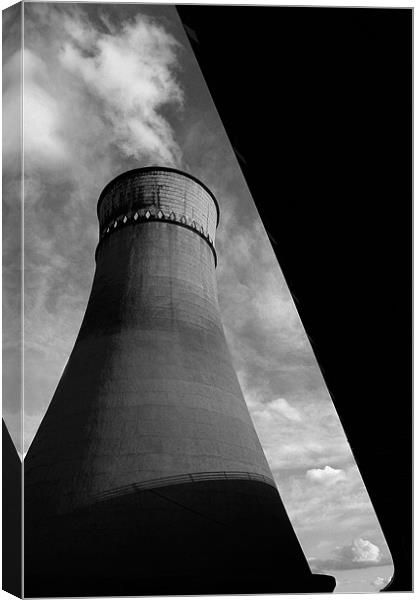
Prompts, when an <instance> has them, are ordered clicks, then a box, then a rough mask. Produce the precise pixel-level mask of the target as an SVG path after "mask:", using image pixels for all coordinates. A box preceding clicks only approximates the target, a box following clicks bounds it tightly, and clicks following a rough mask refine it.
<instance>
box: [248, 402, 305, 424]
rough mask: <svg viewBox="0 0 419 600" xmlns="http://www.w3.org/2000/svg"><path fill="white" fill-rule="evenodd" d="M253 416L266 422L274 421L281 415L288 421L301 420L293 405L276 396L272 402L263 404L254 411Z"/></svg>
mask: <svg viewBox="0 0 419 600" xmlns="http://www.w3.org/2000/svg"><path fill="white" fill-rule="evenodd" d="M254 416H255V417H256V418H257V419H264V420H265V421H267V422H269V421H271V422H274V421H275V420H277V419H278V418H280V419H282V418H283V417H285V418H286V419H287V420H289V421H301V413H300V412H299V411H298V410H297V409H296V408H295V407H294V406H291V404H290V403H289V402H287V400H285V398H277V399H276V400H272V402H267V403H265V404H263V406H262V407H261V408H259V409H258V410H255V411H254Z"/></svg>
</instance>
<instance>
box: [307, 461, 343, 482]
mask: <svg viewBox="0 0 419 600" xmlns="http://www.w3.org/2000/svg"><path fill="white" fill-rule="evenodd" d="M306 476H307V478H308V479H310V480H311V481H315V482H318V483H322V484H325V485H331V484H334V483H336V482H338V481H342V480H343V479H346V474H345V472H344V471H343V470H342V469H333V467H329V466H328V465H326V466H325V467H324V469H309V470H308V471H307V473H306Z"/></svg>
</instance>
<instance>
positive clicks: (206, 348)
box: [26, 168, 273, 512]
mask: <svg viewBox="0 0 419 600" xmlns="http://www.w3.org/2000/svg"><path fill="white" fill-rule="evenodd" d="M98 216H99V223H100V243H99V246H98V249H97V253H96V260H97V266H96V273H95V276H94V281H93V287H92V292H91V295H90V299H89V302H88V306H87V310H86V314H85V317H84V320H83V323H82V326H81V329H80V333H79V335H78V338H77V341H76V343H75V347H74V350H73V352H72V354H71V357H70V359H69V362H68V365H67V367H66V369H65V372H64V374H63V376H62V379H61V381H60V384H59V386H58V389H57V391H56V394H55V396H54V398H53V400H52V403H51V406H50V408H49V409H48V412H47V414H46V416H45V418H44V421H43V422H42V425H41V427H40V430H39V432H38V434H37V436H36V439H35V441H34V442H33V444H32V447H31V449H30V453H29V460H28V471H27V476H26V482H27V486H35V487H36V486H37V485H40V482H41V481H42V484H41V485H42V493H44V491H45V486H46V485H47V486H48V487H49V494H48V497H49V502H51V503H53V504H54V503H57V506H58V510H59V511H60V512H66V511H68V510H72V509H74V508H77V507H79V506H83V505H85V504H86V503H89V502H91V501H96V500H97V499H98V498H99V497H101V496H102V495H103V494H107V493H109V492H111V491H112V493H117V490H118V489H121V490H123V489H124V488H125V487H126V486H130V485H132V484H144V483H146V482H147V481H154V480H158V479H161V478H172V477H177V476H182V475H186V474H192V475H193V474H200V478H202V477H205V474H206V473H207V474H211V475H210V476H211V477H214V475H215V474H216V473H223V477H225V476H226V475H224V474H225V473H226V474H227V476H228V473H231V474H232V476H234V477H240V474H242V476H243V477H249V475H250V476H251V477H252V476H255V477H259V478H260V479H261V480H266V481H268V482H272V475H271V472H270V469H269V467H268V464H267V462H266V459H265V456H264V454H263V451H262V448H261V445H260V443H259V440H258V437H257V435H256V432H255V430H254V427H253V424H252V422H251V419H250V416H249V413H248V409H247V407H246V405H245V401H244V398H243V395H242V392H241V389H240V386H239V383H238V380H237V376H236V373H235V371H234V368H233V365H232V361H231V357H230V354H229V350H228V348H227V344H226V340H225V336H224V332H223V327H222V324H221V320H220V312H219V306H218V300H217V288H216V280H215V262H216V255H215V249H214V245H213V243H214V242H213V240H214V237H215V229H216V226H217V222H218V206H217V205H216V202H215V199H214V197H213V196H212V194H211V193H210V192H209V191H208V190H207V189H206V188H205V187H203V186H202V184H199V183H198V182H197V181H196V180H195V179H193V178H191V177H188V176H185V175H184V174H180V173H178V172H175V171H171V170H166V169H165V170H162V169H157V168H156V169H145V170H144V169H143V170H136V171H133V172H129V173H127V174H124V175H123V176H121V177H119V178H117V179H116V180H114V181H113V182H111V183H110V184H109V185H108V186H107V187H106V188H105V190H104V192H103V193H102V195H101V198H100V200H99V206H98ZM115 223H116V225H115ZM201 228H202V229H201ZM63 465H65V468H63ZM272 485H273V483H272ZM35 496H36V494H35Z"/></svg>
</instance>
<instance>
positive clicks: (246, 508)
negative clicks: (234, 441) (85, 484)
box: [25, 479, 335, 597]
mask: <svg viewBox="0 0 419 600" xmlns="http://www.w3.org/2000/svg"><path fill="white" fill-rule="evenodd" d="M26 525H27V529H26V531H27V533H26V541H25V596H30V597H40V596H54V597H60V596H90V595H92V596H139V595H142V596H144V595H198V594H249V593H258V594H261V593H291V592H292V593H300V592H301V593H302V592H311V593H313V592H332V591H333V589H334V587H335V580H334V578H333V577H331V576H327V575H313V574H312V573H311V571H310V569H309V567H308V564H307V562H306V561H305V558H304V555H303V553H302V550H301V547H300V545H299V543H298V540H297V538H296V536H295V534H294V531H293V529H292V526H291V523H290V522H289V519H288V516H287V514H286V512H285V509H284V507H283V505H282V502H281V499H280V497H279V494H278V491H277V490H276V488H274V487H272V486H271V485H269V484H267V483H263V482H260V481H251V480H248V481H247V480H236V479H233V480H226V479H223V480H209V481H199V482H190V483H179V484H171V485H156V486H155V487H152V488H149V489H134V488H132V489H131V490H126V489H124V490H123V492H121V493H118V492H117V491H116V492H115V493H114V494H110V495H109V497H107V498H103V499H99V500H98V501H96V502H95V503H94V504H91V505H90V506H88V507H86V508H84V509H82V510H78V511H77V512H73V513H72V514H66V515H60V516H54V517H50V518H49V519H43V520H42V521H38V522H37V523H35V517H34V516H33V515H32V517H31V515H30V511H28V517H27V519H26Z"/></svg>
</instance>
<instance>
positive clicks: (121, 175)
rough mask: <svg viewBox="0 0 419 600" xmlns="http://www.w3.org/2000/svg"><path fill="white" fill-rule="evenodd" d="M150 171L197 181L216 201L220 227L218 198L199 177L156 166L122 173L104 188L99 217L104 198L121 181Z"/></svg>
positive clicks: (100, 198)
mask: <svg viewBox="0 0 419 600" xmlns="http://www.w3.org/2000/svg"><path fill="white" fill-rule="evenodd" d="M150 171H163V172H169V173H177V174H178V175H182V176H183V177H187V178H188V179H192V181H195V182H196V183H197V184H198V185H200V186H201V187H202V188H203V189H204V190H205V191H206V192H207V193H208V194H209V196H211V198H212V200H213V201H214V204H215V208H216V210H217V227H218V224H219V222H220V207H219V205H218V202H217V199H216V197H215V196H214V194H213V193H212V192H211V190H210V189H209V188H208V187H207V186H206V185H205V184H204V183H202V181H200V180H199V179H198V178H197V177H194V176H193V175H190V174H189V173H185V171H180V170H179V169H174V168H172V167H156V166H154V167H153V166H150V167H139V168H137V169H131V171H125V172H124V173H120V174H119V175H117V176H116V177H115V178H114V179H112V180H111V181H110V182H109V183H108V184H106V185H105V187H104V188H103V190H102V192H101V194H100V196H99V200H98V201H97V214H98V216H99V210H100V205H101V203H102V200H103V198H104V197H105V196H106V194H107V192H108V191H109V190H110V189H111V187H112V186H113V185H114V184H115V183H116V182H117V181H120V180H123V179H130V177H132V176H133V175H140V174H141V173H148V172H150Z"/></svg>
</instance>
